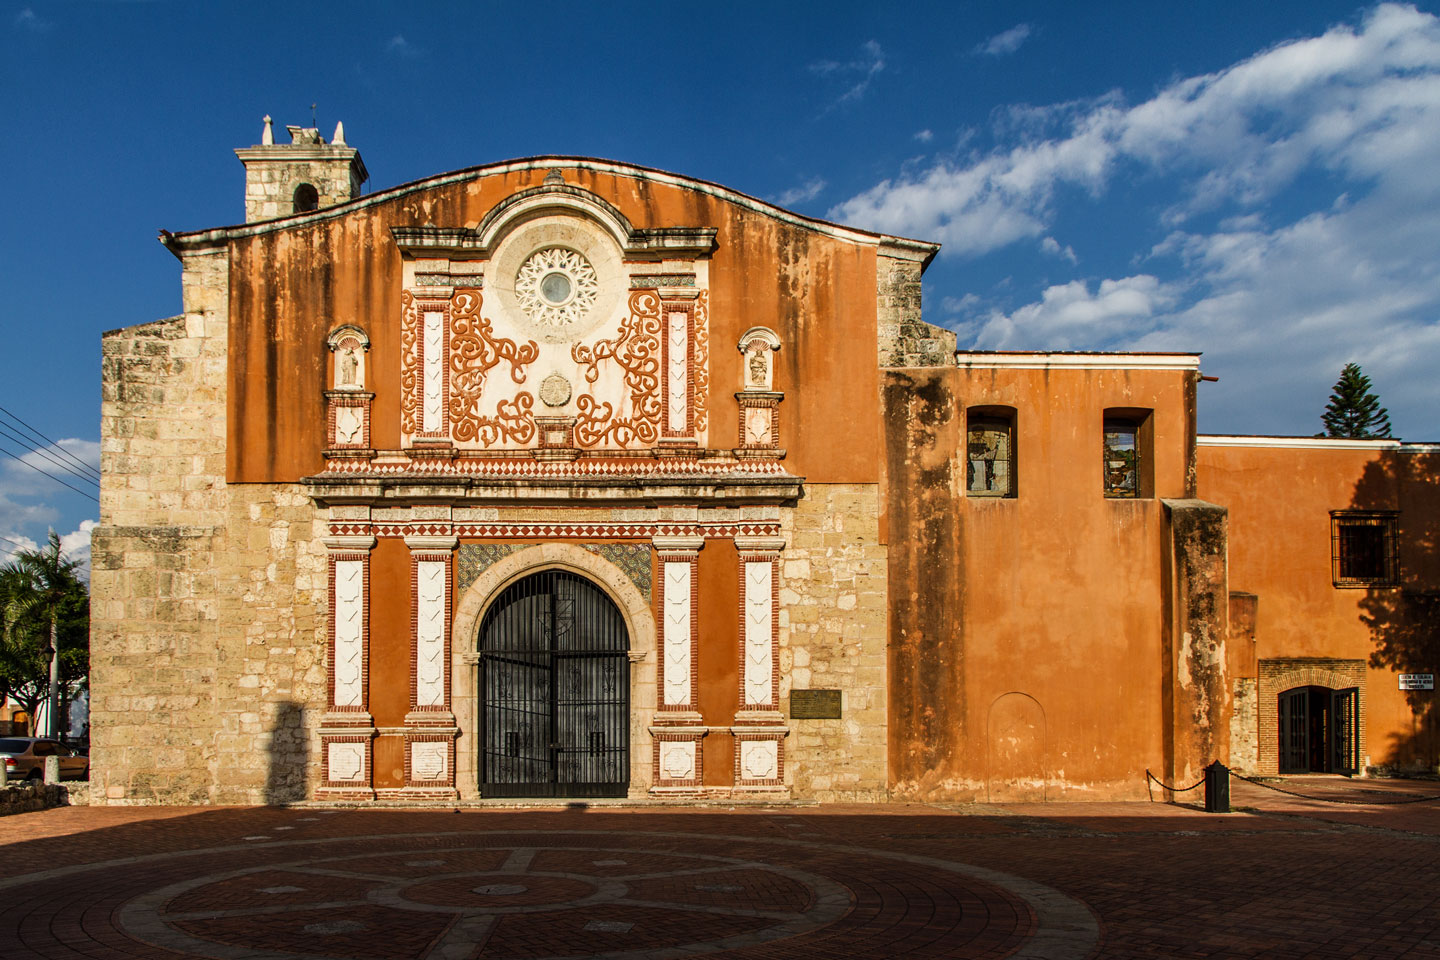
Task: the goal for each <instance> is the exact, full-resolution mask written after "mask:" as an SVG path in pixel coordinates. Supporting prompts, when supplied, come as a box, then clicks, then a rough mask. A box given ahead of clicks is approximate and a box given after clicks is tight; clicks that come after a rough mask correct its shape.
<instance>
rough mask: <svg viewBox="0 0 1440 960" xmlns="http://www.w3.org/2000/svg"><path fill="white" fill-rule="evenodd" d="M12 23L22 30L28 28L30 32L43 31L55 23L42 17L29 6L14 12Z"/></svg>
mask: <svg viewBox="0 0 1440 960" xmlns="http://www.w3.org/2000/svg"><path fill="white" fill-rule="evenodd" d="M14 24H15V26H17V27H19V28H20V29H22V30H29V31H30V32H31V33H45V32H46V31H48V30H49V29H50V28H52V27H54V26H55V24H53V23H51V22H50V21H49V20H44V19H42V18H41V17H40V15H39V14H37V13H36V12H35V11H34V10H33V9H31V8H30V7H22V8H21V9H20V11H19V12H18V13H16V14H15V20H14Z"/></svg>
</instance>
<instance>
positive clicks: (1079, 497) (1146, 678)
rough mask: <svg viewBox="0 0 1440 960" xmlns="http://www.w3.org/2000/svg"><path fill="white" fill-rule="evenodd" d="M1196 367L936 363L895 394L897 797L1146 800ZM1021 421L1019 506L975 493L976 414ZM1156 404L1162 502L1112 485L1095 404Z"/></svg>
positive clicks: (890, 463)
mask: <svg viewBox="0 0 1440 960" xmlns="http://www.w3.org/2000/svg"><path fill="white" fill-rule="evenodd" d="M1192 385H1193V374H1192V373H1191V372H1189V371H1184V370H1179V371H1174V370H1172V371H1137V370H1073V369H1066V370H1054V369H1052V370H1038V369H1037V370H1026V369H1013V368H999V369H994V368H990V369H969V370H966V369H958V370H946V369H933V370H925V371H904V372H900V371H896V372H893V373H891V374H889V375H888V376H887V380H886V384H885V399H886V407H885V412H886V418H887V424H886V425H887V442H888V449H889V453H888V456H887V485H888V488H889V489H888V491H887V504H888V510H889V528H890V544H891V546H890V556H891V565H890V577H891V582H892V583H893V584H905V585H908V586H907V588H906V589H903V590H902V589H896V590H894V591H892V601H891V615H890V644H891V647H890V650H891V652H890V668H891V673H890V676H891V682H890V691H889V702H890V764H891V781H892V785H893V787H894V789H895V790H896V791H897V792H898V793H900V794H902V795H913V796H918V797H927V798H942V797H953V798H960V799H965V798H979V799H985V798H986V797H989V798H990V799H992V800H1001V799H1031V798H1033V799H1040V798H1041V797H1042V796H1043V797H1044V798H1046V799H1060V798H1071V799H1083V798H1087V797H1088V798H1095V799H1101V798H1111V797H1123V796H1138V795H1143V794H1144V770H1145V769H1146V767H1150V768H1152V769H1159V767H1160V765H1161V763H1162V761H1163V759H1164V757H1163V743H1162V741H1163V731H1164V728H1165V723H1164V720H1163V716H1162V677H1163V676H1164V674H1165V667H1166V665H1165V663H1164V660H1163V645H1164V643H1165V630H1166V605H1165V601H1166V598H1165V596H1164V591H1165V577H1166V567H1165V561H1164V554H1163V551H1162V543H1163V538H1164V537H1165V536H1166V518H1165V512H1164V508H1163V506H1162V504H1161V503H1160V502H1159V499H1158V498H1161V497H1170V498H1183V497H1186V496H1187V495H1188V492H1189V491H1188V486H1187V478H1188V476H1189V466H1190V462H1189V461H1190V456H1189V451H1190V438H1191V436H1192V430H1193V426H1192V424H1193V418H1192V413H1193V405H1192V398H1193V392H1192V389H1191V388H1192ZM995 405H1003V406H1008V407H1012V408H1014V410H1015V417H1016V420H1015V436H1016V441H1017V443H1016V462H1017V472H1018V496H1016V497H1015V498H1013V499H980V498H969V497H966V496H964V494H963V489H964V485H965V462H964V450H965V436H964V429H965V426H964V421H965V411H966V408H967V407H970V406H995ZM1107 407H1110V408H1113V407H1134V408H1145V409H1150V410H1152V411H1153V413H1152V424H1153V427H1154V434H1153V435H1154V439H1153V459H1152V469H1153V489H1154V493H1155V497H1152V498H1148V499H1142V500H1133V501H1119V500H1108V499H1106V498H1105V497H1104V496H1103V495H1102V490H1101V449H1102V421H1103V411H1104V410H1105V408H1107Z"/></svg>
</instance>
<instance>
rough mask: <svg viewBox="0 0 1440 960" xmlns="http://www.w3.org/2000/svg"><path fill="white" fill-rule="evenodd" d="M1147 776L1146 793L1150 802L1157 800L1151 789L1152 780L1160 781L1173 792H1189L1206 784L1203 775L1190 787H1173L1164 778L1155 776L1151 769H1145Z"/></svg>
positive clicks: (1160, 783)
mask: <svg viewBox="0 0 1440 960" xmlns="http://www.w3.org/2000/svg"><path fill="white" fill-rule="evenodd" d="M1145 776H1146V781H1145V793H1146V794H1147V795H1148V796H1149V797H1150V802H1151V803H1154V802H1155V792H1154V791H1153V790H1151V789H1150V782H1151V781H1154V782H1155V783H1158V784H1159V785H1160V786H1161V787H1164V788H1165V789H1166V790H1169V791H1170V792H1171V793H1189V792H1190V791H1191V790H1194V789H1195V788H1196V787H1203V786H1204V785H1205V778H1204V777H1201V778H1200V779H1199V780H1196V781H1195V782H1194V783H1192V784H1190V786H1188V787H1172V786H1170V784H1168V783H1166V782H1165V781H1164V780H1161V779H1160V778H1159V777H1157V776H1155V774H1153V773H1151V772H1150V771H1149V770H1146V771H1145Z"/></svg>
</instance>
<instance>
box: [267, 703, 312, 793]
mask: <svg viewBox="0 0 1440 960" xmlns="http://www.w3.org/2000/svg"><path fill="white" fill-rule="evenodd" d="M274 708H275V709H274V716H273V717H272V718H271V722H270V748H269V756H268V760H269V770H268V772H267V773H266V776H265V803H266V804H267V805H269V806H278V805H282V804H287V803H298V802H299V801H301V800H304V799H305V778H306V774H307V772H308V770H309V766H310V738H309V734H308V731H307V730H306V729H305V708H304V707H302V706H301V705H300V704H298V703H294V702H292V701H289V700H282V701H280V702H279V703H276V704H274Z"/></svg>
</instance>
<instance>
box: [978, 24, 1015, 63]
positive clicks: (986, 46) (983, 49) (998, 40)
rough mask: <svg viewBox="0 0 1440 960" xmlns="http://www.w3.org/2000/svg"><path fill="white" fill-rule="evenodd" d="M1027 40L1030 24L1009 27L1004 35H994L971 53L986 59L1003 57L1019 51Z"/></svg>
mask: <svg viewBox="0 0 1440 960" xmlns="http://www.w3.org/2000/svg"><path fill="white" fill-rule="evenodd" d="M1029 38H1030V24H1028V23H1022V24H1018V25H1016V26H1013V27H1011V28H1010V29H1009V30H1006V31H1005V32H1004V33H997V34H995V36H993V37H991V38H990V39H989V40H986V41H985V42H984V43H982V44H980V45H979V46H977V47H976V48H975V49H974V50H973V51H971V52H972V53H976V54H980V55H983V56H987V57H1005V56H1009V55H1010V54H1012V53H1014V52H1015V51H1016V50H1019V49H1020V45H1021V44H1023V43H1024V42H1025V41H1026V40H1028V39H1029Z"/></svg>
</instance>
